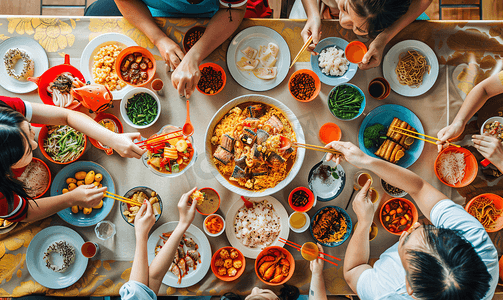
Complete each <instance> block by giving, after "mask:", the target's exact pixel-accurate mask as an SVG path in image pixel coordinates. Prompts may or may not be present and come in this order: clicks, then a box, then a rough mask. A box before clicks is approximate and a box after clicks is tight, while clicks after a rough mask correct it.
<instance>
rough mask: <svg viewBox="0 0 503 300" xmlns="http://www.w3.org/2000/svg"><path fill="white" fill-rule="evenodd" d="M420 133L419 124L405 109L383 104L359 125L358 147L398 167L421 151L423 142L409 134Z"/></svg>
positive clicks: (421, 131) (413, 159) (420, 124)
mask: <svg viewBox="0 0 503 300" xmlns="http://www.w3.org/2000/svg"><path fill="white" fill-rule="evenodd" d="M414 132H418V133H422V134H424V129H423V124H422V123H421V121H420V120H419V118H418V117H417V116H416V115H415V114H414V113H413V112H412V111H411V110H409V109H408V108H406V107H403V106H401V105H397V104H385V105H381V106H378V107H376V108H374V109H373V110H372V111H371V112H370V113H369V114H368V115H367V116H366V117H365V119H363V122H362V124H361V126H360V131H359V132H358V144H359V146H360V149H361V150H362V151H363V152H364V153H366V154H368V155H370V156H372V157H379V158H382V159H384V160H386V161H389V162H391V163H395V164H397V165H399V166H401V167H404V168H408V167H410V166H411V165H412V164H413V163H414V162H416V160H417V159H418V158H419V156H420V155H421V153H422V152H423V148H424V142H423V141H421V140H418V139H415V138H413V137H411V136H410V135H415V134H414Z"/></svg>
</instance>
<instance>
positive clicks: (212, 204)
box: [191, 187, 220, 216]
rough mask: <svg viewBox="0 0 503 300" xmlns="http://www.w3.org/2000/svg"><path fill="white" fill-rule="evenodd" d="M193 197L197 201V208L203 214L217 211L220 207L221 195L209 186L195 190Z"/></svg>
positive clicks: (206, 214)
mask: <svg viewBox="0 0 503 300" xmlns="http://www.w3.org/2000/svg"><path fill="white" fill-rule="evenodd" d="M191 198H192V200H194V201H197V204H196V210H197V212H198V213H200V214H201V215H203V216H208V215H211V214H214V213H216V212H217V210H218V208H219V207H220V195H219V194H218V192H217V191H215V190H214V189H212V188H209V187H206V188H202V189H200V190H197V191H195V192H194V193H192V195H191Z"/></svg>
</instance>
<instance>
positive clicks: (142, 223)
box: [134, 200, 155, 239]
mask: <svg viewBox="0 0 503 300" xmlns="http://www.w3.org/2000/svg"><path fill="white" fill-rule="evenodd" d="M154 223H155V215H154V212H153V210H152V204H150V201H148V200H145V201H143V205H142V206H141V207H140V210H139V211H138V213H137V214H136V217H135V218H134V231H135V234H136V239H138V238H140V237H143V238H148V233H149V231H150V229H151V228H152V226H154Z"/></svg>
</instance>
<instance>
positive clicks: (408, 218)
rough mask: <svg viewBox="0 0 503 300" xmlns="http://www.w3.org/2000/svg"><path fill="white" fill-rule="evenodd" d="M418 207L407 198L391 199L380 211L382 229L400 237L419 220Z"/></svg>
mask: <svg viewBox="0 0 503 300" xmlns="http://www.w3.org/2000/svg"><path fill="white" fill-rule="evenodd" d="M418 217H419V216H418V213H417V208H416V206H415V205H414V204H413V203H412V202H410V201H409V200H407V199H405V198H391V199H389V200H388V201H386V202H384V204H383V205H382V207H381V210H380V211H379V220H380V221H381V224H382V227H384V229H386V231H388V232H389V233H391V234H394V235H400V234H402V232H404V231H407V230H409V228H410V227H411V226H412V225H414V223H416V222H417V220H418Z"/></svg>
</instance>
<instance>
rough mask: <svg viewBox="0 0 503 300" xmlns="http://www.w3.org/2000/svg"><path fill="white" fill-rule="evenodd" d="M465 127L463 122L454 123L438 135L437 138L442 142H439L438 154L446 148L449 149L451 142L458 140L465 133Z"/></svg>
mask: <svg viewBox="0 0 503 300" xmlns="http://www.w3.org/2000/svg"><path fill="white" fill-rule="evenodd" d="M464 129H465V126H464V125H463V123H462V122H461V121H454V122H452V124H451V125H449V126H446V127H444V128H442V129H441V130H440V131H439V132H438V133H437V137H438V139H439V140H440V141H437V145H438V152H440V151H442V149H443V148H444V147H447V146H448V145H449V144H448V143H447V142H448V141H449V140H452V139H454V138H457V137H458V136H460V135H461V133H463V130H464Z"/></svg>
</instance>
